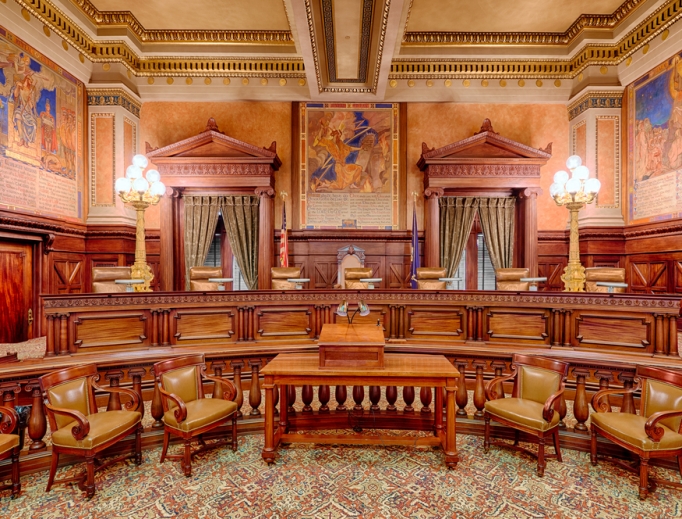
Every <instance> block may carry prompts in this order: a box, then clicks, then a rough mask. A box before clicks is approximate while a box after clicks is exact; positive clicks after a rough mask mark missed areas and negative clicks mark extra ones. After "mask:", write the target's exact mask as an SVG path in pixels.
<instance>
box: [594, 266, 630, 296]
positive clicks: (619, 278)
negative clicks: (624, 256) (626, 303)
mask: <svg viewBox="0 0 682 519" xmlns="http://www.w3.org/2000/svg"><path fill="white" fill-rule="evenodd" d="M598 281H602V282H607V283H625V269H619V268H612V267H589V268H586V269H585V292H608V291H609V287H599V286H597V282H598ZM613 291H614V292H615V293H623V292H625V288H623V287H614V288H613Z"/></svg>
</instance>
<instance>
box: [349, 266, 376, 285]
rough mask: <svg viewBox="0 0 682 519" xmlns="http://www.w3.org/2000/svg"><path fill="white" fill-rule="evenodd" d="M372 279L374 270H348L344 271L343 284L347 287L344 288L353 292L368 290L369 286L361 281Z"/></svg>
mask: <svg viewBox="0 0 682 519" xmlns="http://www.w3.org/2000/svg"><path fill="white" fill-rule="evenodd" d="M371 277H372V269H371V268H370V267H357V268H348V269H345V270H344V271H343V282H344V284H345V285H346V286H345V287H344V288H347V289H353V290H366V289H367V288H368V287H369V285H368V283H363V282H362V281H360V280H361V279H367V278H371Z"/></svg>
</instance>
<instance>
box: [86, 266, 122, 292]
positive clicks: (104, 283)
mask: <svg viewBox="0 0 682 519" xmlns="http://www.w3.org/2000/svg"><path fill="white" fill-rule="evenodd" d="M117 279H131V274H130V267H93V268H92V291H93V292H99V293H114V292H125V291H126V286H125V285H117V284H116V283H115V281H116V280H117Z"/></svg>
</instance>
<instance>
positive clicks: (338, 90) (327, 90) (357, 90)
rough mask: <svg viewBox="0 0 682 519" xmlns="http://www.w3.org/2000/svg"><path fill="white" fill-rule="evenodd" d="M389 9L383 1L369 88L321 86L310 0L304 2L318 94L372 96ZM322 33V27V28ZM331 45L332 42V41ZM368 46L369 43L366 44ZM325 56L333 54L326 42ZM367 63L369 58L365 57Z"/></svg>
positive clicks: (387, 4) (377, 77)
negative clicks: (375, 55) (372, 74)
mask: <svg viewBox="0 0 682 519" xmlns="http://www.w3.org/2000/svg"><path fill="white" fill-rule="evenodd" d="M390 9H391V0H384V2H383V12H382V14H381V28H380V30H379V35H378V44H377V57H376V62H375V66H374V77H373V78H372V85H371V86H348V87H346V86H323V84H322V76H321V73H320V68H321V65H320V56H319V53H318V48H317V47H318V45H317V38H316V37H315V21H314V16H313V8H312V5H311V0H305V10H306V18H307V20H308V31H309V32H310V44H311V46H312V51H313V62H314V63H315V77H316V78H317V86H318V92H319V93H344V94H348V93H351V94H374V93H376V90H377V85H378V84H379V68H380V64H381V58H382V56H383V53H384V42H385V41H386V27H387V26H388V14H389V11H390ZM323 32H324V27H323ZM332 44H333V41H332ZM367 45H369V41H368V42H367ZM326 49H327V54H330V53H333V52H334V50H333V47H332V48H331V49H330V47H329V42H327V47H326ZM367 61H369V57H367Z"/></svg>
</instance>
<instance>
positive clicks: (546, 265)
mask: <svg viewBox="0 0 682 519" xmlns="http://www.w3.org/2000/svg"><path fill="white" fill-rule="evenodd" d="M564 268H566V259H556V260H554V261H551V260H550V261H546V260H544V261H543V258H540V261H539V262H538V276H539V277H546V278H547V281H546V282H545V283H541V284H540V285H539V286H538V290H551V291H555V290H556V291H559V292H560V291H562V290H563V289H564V282H563V281H561V275H562V274H563V273H564Z"/></svg>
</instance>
